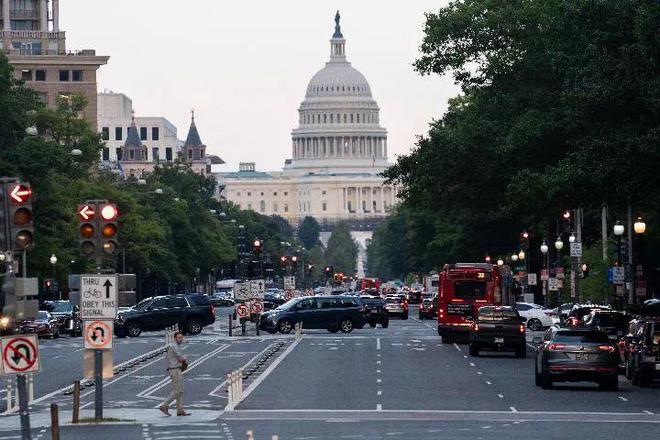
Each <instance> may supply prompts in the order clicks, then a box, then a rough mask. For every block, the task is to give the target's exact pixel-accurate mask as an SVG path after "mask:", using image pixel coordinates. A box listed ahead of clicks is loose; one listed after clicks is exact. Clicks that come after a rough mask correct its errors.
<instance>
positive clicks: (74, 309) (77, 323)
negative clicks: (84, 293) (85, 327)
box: [43, 301, 82, 336]
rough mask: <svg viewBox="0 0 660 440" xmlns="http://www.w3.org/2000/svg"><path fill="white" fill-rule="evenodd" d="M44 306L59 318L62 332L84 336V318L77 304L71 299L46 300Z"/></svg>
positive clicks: (58, 321)
mask: <svg viewBox="0 0 660 440" xmlns="http://www.w3.org/2000/svg"><path fill="white" fill-rule="evenodd" d="M43 308H44V310H46V311H47V312H48V313H50V314H51V315H52V316H53V317H55V318H56V319H57V323H58V325H59V330H60V334H63V333H67V334H68V335H69V336H82V319H80V309H79V308H78V306H77V305H74V304H73V303H72V302H71V301H46V302H44V305H43Z"/></svg>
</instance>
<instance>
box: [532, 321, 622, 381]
mask: <svg viewBox="0 0 660 440" xmlns="http://www.w3.org/2000/svg"><path fill="white" fill-rule="evenodd" d="M534 343H535V344H537V348H536V362H535V364H534V365H535V370H534V372H535V383H536V385H537V386H541V387H543V388H544V389H548V388H552V386H553V384H554V383H555V382H583V381H588V382H596V383H598V385H599V387H600V388H602V389H607V390H616V389H617V388H618V386H619V382H618V380H619V359H618V358H619V353H618V350H617V347H616V345H614V343H613V342H612V341H610V339H609V338H608V337H607V333H605V332H601V331H598V330H591V329H587V328H583V329H568V328H557V327H550V328H549V329H548V330H547V331H546V333H545V335H544V336H543V338H541V337H537V338H534Z"/></svg>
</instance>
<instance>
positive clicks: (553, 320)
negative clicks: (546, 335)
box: [516, 302, 559, 331]
mask: <svg viewBox="0 0 660 440" xmlns="http://www.w3.org/2000/svg"><path fill="white" fill-rule="evenodd" d="M516 309H517V310H518V313H519V314H520V316H522V317H524V318H526V319H527V328H529V329H530V330H532V331H539V330H543V329H544V328H547V327H550V326H551V325H554V324H557V323H559V317H558V316H557V313H556V312H554V311H553V310H550V309H546V308H545V307H543V306H540V305H538V304H533V303H525V302H517V303H516Z"/></svg>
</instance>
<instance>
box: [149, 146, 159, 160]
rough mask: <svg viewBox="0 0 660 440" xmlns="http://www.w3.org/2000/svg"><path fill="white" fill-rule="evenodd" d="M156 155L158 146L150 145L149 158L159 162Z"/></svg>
mask: <svg viewBox="0 0 660 440" xmlns="http://www.w3.org/2000/svg"><path fill="white" fill-rule="evenodd" d="M158 156H159V154H158V147H152V148H151V160H153V161H154V162H159V161H160V157H158Z"/></svg>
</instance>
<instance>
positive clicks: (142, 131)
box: [140, 127, 147, 141]
mask: <svg viewBox="0 0 660 440" xmlns="http://www.w3.org/2000/svg"><path fill="white" fill-rule="evenodd" d="M140 140H141V141H146V140H147V127H140Z"/></svg>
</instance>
